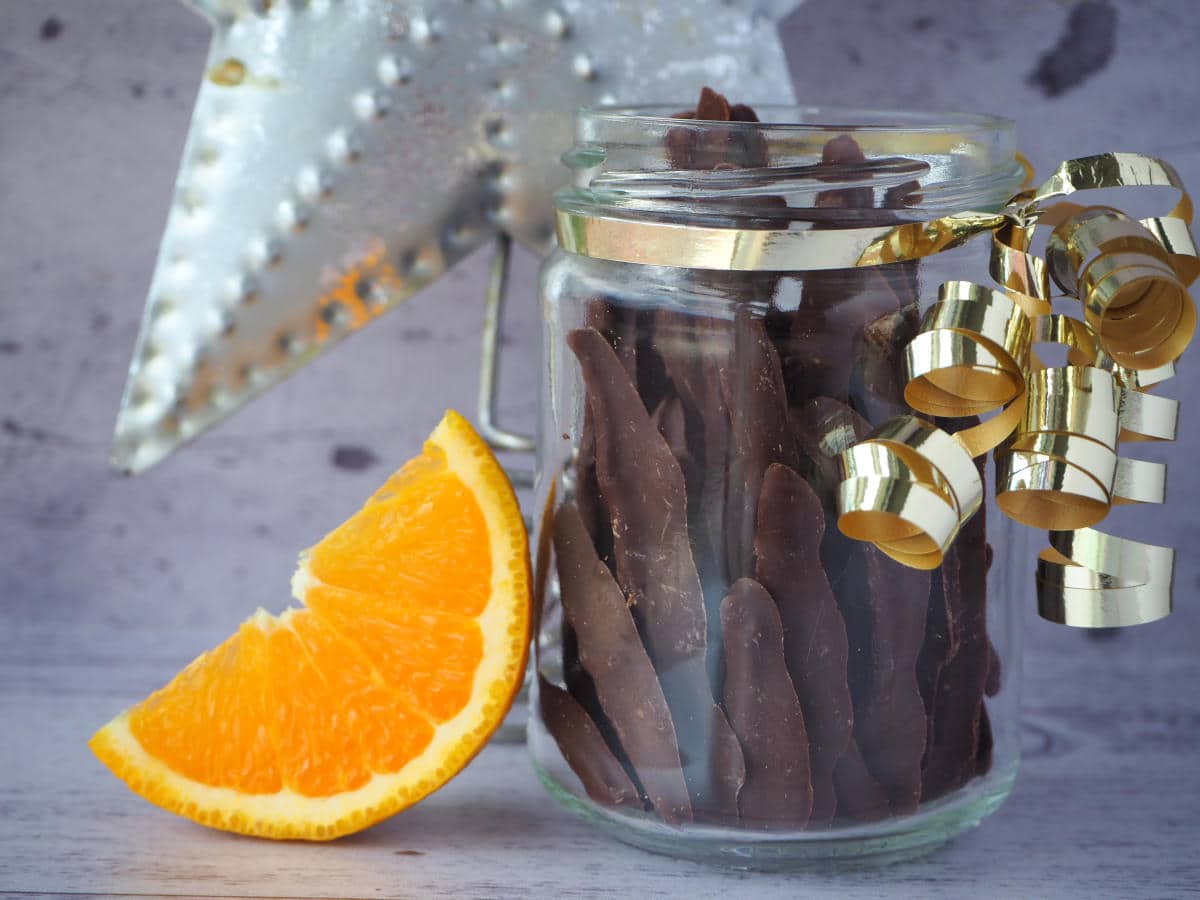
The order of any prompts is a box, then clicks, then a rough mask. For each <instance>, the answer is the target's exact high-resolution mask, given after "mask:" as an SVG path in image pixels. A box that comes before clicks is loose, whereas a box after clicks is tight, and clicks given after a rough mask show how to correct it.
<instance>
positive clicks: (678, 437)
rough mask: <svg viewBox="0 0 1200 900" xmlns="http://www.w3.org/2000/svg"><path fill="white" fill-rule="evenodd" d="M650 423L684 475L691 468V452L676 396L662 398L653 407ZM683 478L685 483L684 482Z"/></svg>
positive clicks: (679, 403)
mask: <svg viewBox="0 0 1200 900" xmlns="http://www.w3.org/2000/svg"><path fill="white" fill-rule="evenodd" d="M650 421H651V422H653V423H654V427H655V428H657V429H658V433H659V434H661V435H662V436H663V440H665V441H666V442H667V446H668V447H669V448H671V455H672V456H674V457H675V459H676V460H678V461H679V468H680V469H682V470H683V471H684V472H685V473H686V472H688V471H689V470H690V469H691V468H692V457H691V452H690V451H689V450H688V440H687V425H686V423H685V422H684V418H683V403H682V401H680V399H679V397H678V396H676V395H670V396H667V397H664V398H663V399H662V400H661V401H660V402H659V404H658V406H657V407H655V410H654V412H653V413H652V414H651V416H650ZM686 480H687V479H686V477H685V481H686Z"/></svg>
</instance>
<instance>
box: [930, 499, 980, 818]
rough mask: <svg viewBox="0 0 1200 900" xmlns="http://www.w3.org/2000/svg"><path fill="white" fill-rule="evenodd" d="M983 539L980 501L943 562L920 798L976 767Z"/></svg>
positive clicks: (960, 779)
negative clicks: (941, 614) (940, 654)
mask: <svg viewBox="0 0 1200 900" xmlns="http://www.w3.org/2000/svg"><path fill="white" fill-rule="evenodd" d="M986 543H987V511H986V507H985V508H983V509H980V510H979V512H978V513H976V514H975V515H974V516H973V517H972V518H971V519H970V520H969V521H968V522H967V523H966V524H965V525H964V526H963V528H962V530H961V531H960V532H959V535H958V538H957V539H956V540H955V542H954V545H953V546H952V547H951V548H950V551H949V553H947V555H946V560H945V561H943V563H942V590H943V592H944V602H945V610H946V614H947V630H948V635H949V638H948V641H947V644H948V647H947V650H948V653H947V656H946V658H945V661H944V663H943V664H942V666H941V668H940V671H939V672H938V675H937V678H936V681H935V684H934V685H933V692H932V705H931V709H930V719H931V722H930V746H929V752H928V753H927V755H926V758H925V763H924V766H923V771H922V782H923V784H922V792H921V796H922V799H923V800H932V799H934V798H936V797H940V796H941V795H943V794H945V793H946V792H948V791H951V790H954V789H955V788H957V787H959V786H960V785H962V784H963V783H965V782H966V781H967V780H968V779H970V778H971V777H972V776H973V775H974V774H975V771H976V757H977V755H978V752H979V734H980V727H981V722H980V720H981V717H982V709H983V695H984V688H985V686H986V684H987V676H988V668H989V666H988V637H987V568H986V558H985V557H986V549H985V545H986Z"/></svg>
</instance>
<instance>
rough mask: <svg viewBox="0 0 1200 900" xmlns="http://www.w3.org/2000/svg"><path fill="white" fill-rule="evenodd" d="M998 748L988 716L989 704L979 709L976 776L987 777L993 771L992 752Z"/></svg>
mask: <svg viewBox="0 0 1200 900" xmlns="http://www.w3.org/2000/svg"><path fill="white" fill-rule="evenodd" d="M995 747H996V739H995V737H994V736H993V734H992V718H991V716H989V715H988V711H987V704H986V703H983V704H981V705H980V707H979V751H978V752H977V753H976V754H975V774H976V775H986V774H987V773H988V772H990V771H991V769H992V751H993V750H994V749H995Z"/></svg>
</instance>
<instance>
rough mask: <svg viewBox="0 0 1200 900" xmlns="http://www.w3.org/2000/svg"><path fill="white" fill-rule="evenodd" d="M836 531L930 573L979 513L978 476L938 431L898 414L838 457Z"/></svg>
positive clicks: (963, 453) (959, 450) (957, 445)
mask: <svg viewBox="0 0 1200 900" xmlns="http://www.w3.org/2000/svg"><path fill="white" fill-rule="evenodd" d="M841 465H842V475H843V478H842V482H841V485H840V486H839V490H838V511H839V516H838V528H839V529H840V530H841V532H842V533H843V534H845V535H846V536H847V537H850V538H853V539H855V540H860V541H867V542H869V543H873V544H874V545H875V546H876V547H878V548H879V549H880V550H881V551H882V552H883V553H885V554H887V555H888V556H890V557H892V558H893V559H895V560H898V561H899V562H902V563H904V564H905V565H908V566H912V567H913V568H918V569H934V568H937V567H938V566H939V565H941V563H942V559H943V557H944V555H945V553H946V550H947V549H949V547H950V544H951V543H952V542H953V540H954V538H955V536H956V535H957V534H958V529H959V528H960V527H961V526H962V523H963V522H965V521H966V520H967V519H969V518H970V517H971V516H972V515H974V514H975V512H976V511H977V510H978V509H979V506H980V503H981V502H982V500H983V479H982V478H981V476H980V474H979V469H978V468H977V467H976V465H975V462H974V461H973V460H972V458H971V456H970V454H968V453H967V451H966V450H965V449H964V448H963V446H962V445H961V444H960V443H959V442H958V441H956V440H955V439H954V438H953V437H951V436H950V435H949V434H947V433H946V432H944V431H942V430H941V429H940V428H936V427H934V426H933V425H930V424H929V423H928V422H925V421H923V420H922V419H918V418H917V417H916V416H897V417H896V418H894V419H891V420H890V421H888V422H887V423H885V424H884V425H883V426H881V427H880V428H879V429H877V430H876V431H875V432H874V433H873V434H872V435H870V436H869V437H868V438H866V439H865V440H863V441H860V442H858V443H857V444H855V445H854V446H853V447H850V448H849V449H847V450H846V451H844V452H843V453H842V454H841Z"/></svg>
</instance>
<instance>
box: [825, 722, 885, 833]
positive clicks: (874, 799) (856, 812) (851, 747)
mask: <svg viewBox="0 0 1200 900" xmlns="http://www.w3.org/2000/svg"><path fill="white" fill-rule="evenodd" d="M833 785H834V789H835V790H836V792H837V821H838V822H839V823H842V822H873V821H875V820H877V819H882V818H885V817H886V816H887V815H888V812H889V810H888V800H887V794H885V793H884V791H883V788H881V787H880V786H879V783H878V782H877V781H876V780H875V779H874V778H873V777H872V776H871V773H870V771H868V769H867V764H866V762H864V760H863V758H862V753H861V752H859V749H858V744H857V743H855V741H854V739H853V738H851V739H850V743H848V744H847V745H846V752H845V753H843V754H842V756H841V758H840V759H839V760H838V762H837V765H836V766H835V767H834V770H833Z"/></svg>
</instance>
